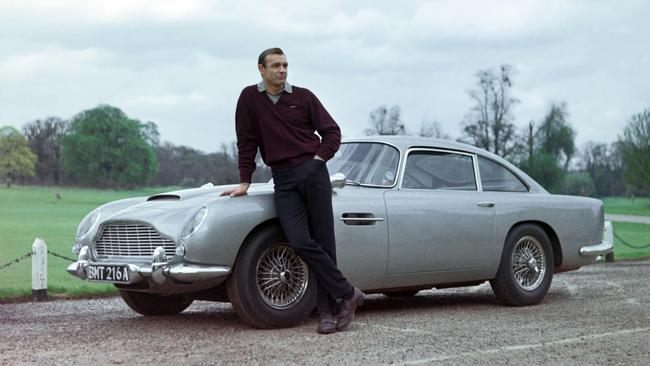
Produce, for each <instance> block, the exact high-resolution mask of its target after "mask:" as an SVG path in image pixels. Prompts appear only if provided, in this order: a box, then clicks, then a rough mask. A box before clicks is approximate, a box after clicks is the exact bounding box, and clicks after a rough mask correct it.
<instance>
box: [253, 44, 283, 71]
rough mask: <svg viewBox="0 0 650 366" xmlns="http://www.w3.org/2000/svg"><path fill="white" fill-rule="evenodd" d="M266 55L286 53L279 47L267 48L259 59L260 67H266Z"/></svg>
mask: <svg viewBox="0 0 650 366" xmlns="http://www.w3.org/2000/svg"><path fill="white" fill-rule="evenodd" d="M266 55H284V52H282V50H281V49H280V48H278V47H273V48H267V49H265V50H264V51H262V53H260V57H258V58H257V63H258V64H259V65H262V66H264V67H266Z"/></svg>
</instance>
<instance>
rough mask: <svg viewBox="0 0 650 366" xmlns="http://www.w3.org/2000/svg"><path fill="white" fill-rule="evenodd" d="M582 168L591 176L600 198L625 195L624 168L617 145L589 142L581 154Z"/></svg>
mask: <svg viewBox="0 0 650 366" xmlns="http://www.w3.org/2000/svg"><path fill="white" fill-rule="evenodd" d="M580 157H581V161H580V168H581V169H582V170H584V172H585V173H587V174H589V176H590V177H591V180H592V181H593V183H594V189H595V194H596V195H597V196H599V197H606V196H618V195H622V194H625V183H624V182H623V177H622V173H623V167H622V161H621V155H620V153H619V151H618V145H617V143H615V142H614V143H612V144H611V145H607V144H603V143H595V142H593V141H589V142H587V143H586V144H585V145H583V147H582V152H581V154H580Z"/></svg>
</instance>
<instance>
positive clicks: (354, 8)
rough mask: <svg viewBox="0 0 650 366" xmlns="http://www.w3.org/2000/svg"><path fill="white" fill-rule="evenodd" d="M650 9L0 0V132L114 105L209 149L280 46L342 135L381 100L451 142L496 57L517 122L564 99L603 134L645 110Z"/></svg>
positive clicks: (630, 5) (593, 134)
mask: <svg viewBox="0 0 650 366" xmlns="http://www.w3.org/2000/svg"><path fill="white" fill-rule="evenodd" d="M647 11H648V5H647V4H646V2H644V1H639V0H622V2H621V3H617V5H616V6H612V5H611V4H610V3H609V2H599V1H588V2H586V1H560V0H549V1H530V0H524V1H514V0H502V1H490V2H486V1H452V0H436V1H412V2H402V3H399V4H396V3H395V2H392V1H378V0H377V1H370V0H361V1H354V2H350V1H343V0H332V1H322V2H309V3H305V2H297V1H285V0H277V1H274V2H259V1H236V2H232V1H225V0H224V1H198V0H192V1H188V2H178V1H144V0H135V1H111V2H95V1H80V0H72V1H60V0H53V1H47V2H40V1H39V2H37V1H31V0H24V1H15V2H11V3H7V2H3V3H0V22H2V24H3V37H2V38H1V39H0V104H1V105H2V106H3V108H2V109H0V125H3V124H11V125H14V126H16V127H21V126H22V124H23V123H25V122H27V121H29V120H32V119H35V118H43V117H45V116H48V115H58V116H60V117H63V118H68V117H70V116H72V115H74V114H75V113H78V112H80V111H82V110H84V109H87V108H92V107H94V106H96V105H97V104H101V103H109V104H113V105H115V106H117V107H120V108H123V109H124V110H125V112H126V113H127V114H129V115H130V116H132V117H134V118H138V119H140V120H147V121H154V122H156V123H158V124H159V127H160V130H161V133H162V138H163V139H164V140H170V141H172V142H174V143H183V144H188V145H191V146H194V147H196V148H200V149H202V150H206V151H210V150H213V149H215V148H216V146H218V145H219V144H220V143H221V142H229V141H232V140H233V139H234V138H235V136H234V132H233V131H234V129H233V124H234V120H233V113H234V106H235V103H236V100H237V97H238V96H239V92H240V91H241V89H242V88H243V87H244V86H245V85H249V84H252V83H255V82H257V81H258V80H259V74H258V73H257V70H256V62H255V61H256V58H257V55H258V53H259V52H260V51H261V50H262V49H264V48H266V47H270V46H276V45H278V46H280V47H282V48H283V49H284V50H285V52H287V54H288V57H289V64H290V73H289V80H290V81H291V82H293V83H294V84H296V85H299V86H305V87H308V88H310V89H311V90H312V91H314V92H315V93H316V95H318V97H319V98H320V99H321V101H322V102H323V103H324V104H325V106H326V107H327V108H328V110H329V111H330V113H331V114H332V115H333V116H334V117H335V118H337V120H339V122H340V123H341V124H342V127H343V130H344V134H345V135H346V136H348V137H353V136H355V135H358V134H360V133H362V131H363V129H365V128H366V127H367V121H368V113H369V112H370V111H371V110H373V109H374V108H376V107H377V106H379V105H382V104H386V105H393V104H399V105H400V106H401V107H402V111H403V115H404V118H405V120H406V121H407V123H408V124H409V127H411V129H412V130H417V129H418V128H419V124H420V122H421V120H422V119H436V120H439V121H440V122H441V124H442V125H443V126H444V127H445V129H446V131H445V132H447V133H449V134H451V135H454V136H455V137H457V136H458V135H459V134H460V126H459V122H460V121H461V120H462V118H463V115H464V114H465V113H466V112H467V110H468V109H469V107H470V106H471V101H470V100H469V98H468V96H467V90H468V89H470V88H473V87H474V82H475V79H474V74H475V72H476V71H477V70H479V69H486V68H490V67H496V66H498V65H500V64H503V63H507V64H512V65H514V66H515V68H516V74H515V78H514V81H515V87H514V89H513V95H514V96H516V97H518V98H519V99H520V100H521V103H520V104H519V105H517V106H516V108H515V110H514V116H515V122H516V123H517V124H518V125H520V126H524V125H525V124H527V123H528V121H530V120H531V119H534V120H539V119H541V118H542V117H543V115H544V113H545V112H546V109H547V107H548V105H549V104H550V103H551V102H553V101H562V100H563V101H566V102H567V103H568V106H569V110H570V112H571V118H570V121H571V122H572V123H574V124H575V126H576V128H577V129H578V139H583V138H590V139H598V140H604V141H607V140H611V139H612V138H613V135H612V133H608V132H602V131H607V130H609V131H611V130H620V129H622V126H623V125H624V123H625V121H626V120H627V119H628V118H629V116H630V115H632V114H633V113H637V112H639V111H640V110H642V108H645V107H647V95H648V94H649V93H650V86H649V84H648V83H647V82H646V80H647V79H648V70H647V64H648V62H649V60H650V49H648V48H647V47H643V45H644V44H645V43H644V42H645V38H646V37H645V35H646V34H648V32H650V29H649V26H648V24H647V22H646V21H645V18H644V17H643V16H642V14H646V13H647ZM593 126H606V127H607V128H602V129H601V128H599V129H596V128H594V127H593ZM197 131H198V132H197ZM579 142H580V141H579Z"/></svg>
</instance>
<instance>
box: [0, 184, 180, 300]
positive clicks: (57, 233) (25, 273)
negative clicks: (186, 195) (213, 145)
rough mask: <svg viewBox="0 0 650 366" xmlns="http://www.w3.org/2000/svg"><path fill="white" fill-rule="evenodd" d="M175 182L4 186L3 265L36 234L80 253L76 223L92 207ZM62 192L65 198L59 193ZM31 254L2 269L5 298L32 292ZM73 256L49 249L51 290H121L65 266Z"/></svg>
mask: <svg viewBox="0 0 650 366" xmlns="http://www.w3.org/2000/svg"><path fill="white" fill-rule="evenodd" d="M173 189H176V188H175V187H172V188H169V187H160V188H144V189H140V190H130V191H104V190H95V189H79V188H62V187H12V188H6V187H0V265H2V264H5V263H7V262H9V261H11V260H13V259H14V258H17V257H19V256H22V255H24V254H26V253H29V252H31V248H32V244H33V242H34V239H35V238H37V237H38V238H41V239H43V240H45V243H46V244H47V247H48V250H50V251H54V252H56V253H59V254H62V255H64V256H66V257H70V258H75V257H76V255H75V254H72V253H71V251H70V249H71V248H72V245H73V244H74V240H75V233H76V231H77V225H78V224H79V222H80V221H81V219H82V218H83V217H84V216H85V215H86V214H87V213H88V212H90V211H91V210H93V209H94V208H96V207H97V206H100V205H102V204H104V203H106V202H110V201H114V200H117V199H121V198H127V197H137V196H148V195H152V194H155V193H160V192H165V191H169V190H173ZM57 194H58V195H59V197H60V199H58V198H57ZM31 262H32V261H31V258H27V259H25V260H23V261H21V262H18V263H14V264H12V265H11V266H9V267H7V268H5V269H2V270H0V299H3V300H6V299H7V298H11V297H23V296H31V292H32V290H31V287H32V284H31V281H32V274H31V268H32V263H31ZM69 264H70V262H69V261H67V260H65V259H61V258H57V257H54V256H51V255H49V256H48V258H47V265H48V279H47V281H48V282H47V283H48V294H50V295H54V296H56V295H60V294H65V295H66V296H87V295H106V294H114V293H116V290H115V287H114V286H113V285H108V284H93V283H88V282H84V281H81V280H79V279H77V278H75V277H72V276H70V275H69V274H68V273H67V272H66V268H67V266H68V265H69Z"/></svg>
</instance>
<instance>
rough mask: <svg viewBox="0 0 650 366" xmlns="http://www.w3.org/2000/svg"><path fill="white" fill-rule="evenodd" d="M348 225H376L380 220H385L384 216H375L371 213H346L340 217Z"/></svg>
mask: <svg viewBox="0 0 650 366" xmlns="http://www.w3.org/2000/svg"><path fill="white" fill-rule="evenodd" d="M340 220H341V221H343V222H344V223H345V224H347V225H374V224H375V223H376V222H378V221H384V218H383V217H375V215H373V214H371V213H356V212H355V213H344V214H342V215H341V218H340Z"/></svg>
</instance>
